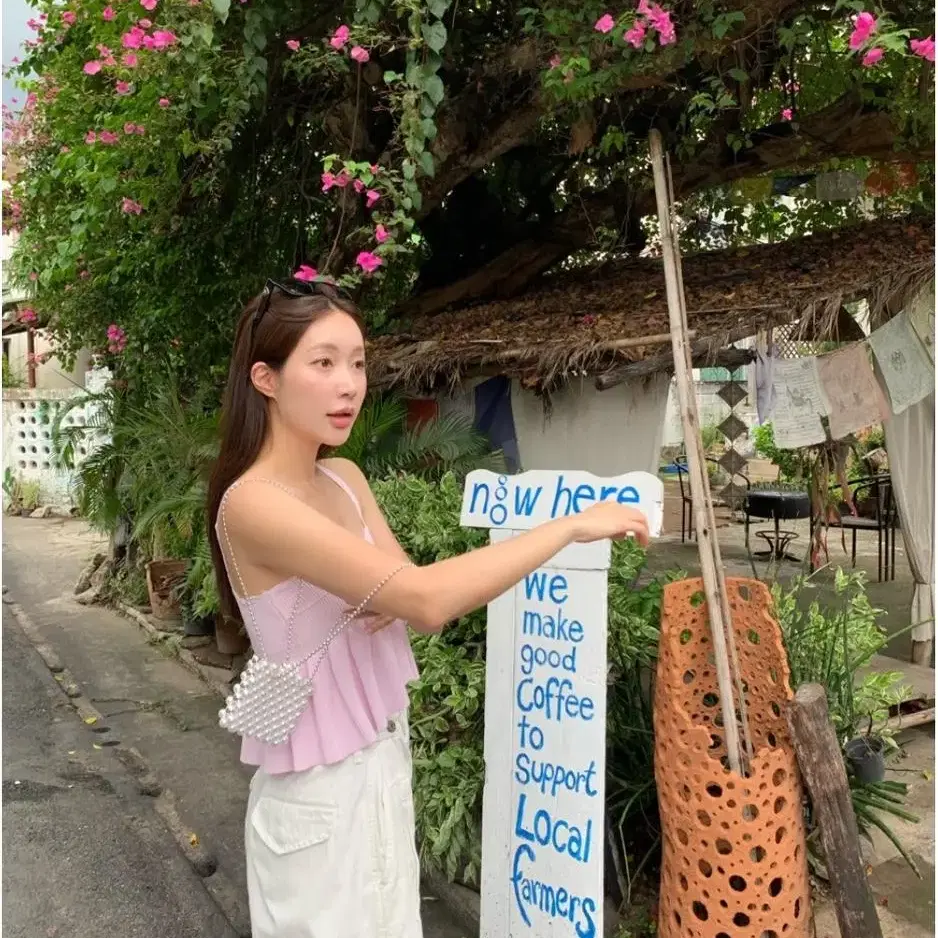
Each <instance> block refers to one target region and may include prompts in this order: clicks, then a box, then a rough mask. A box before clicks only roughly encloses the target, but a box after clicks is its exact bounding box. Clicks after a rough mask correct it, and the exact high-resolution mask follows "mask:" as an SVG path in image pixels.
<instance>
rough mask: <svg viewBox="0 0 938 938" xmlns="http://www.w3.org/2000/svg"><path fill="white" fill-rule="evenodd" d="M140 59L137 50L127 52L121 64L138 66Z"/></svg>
mask: <svg viewBox="0 0 938 938" xmlns="http://www.w3.org/2000/svg"><path fill="white" fill-rule="evenodd" d="M138 61H139V59H138V58H137V53H136V52H125V53H124V54H123V56H121V65H123V66H124V67H125V68H136V67H137V63H138Z"/></svg>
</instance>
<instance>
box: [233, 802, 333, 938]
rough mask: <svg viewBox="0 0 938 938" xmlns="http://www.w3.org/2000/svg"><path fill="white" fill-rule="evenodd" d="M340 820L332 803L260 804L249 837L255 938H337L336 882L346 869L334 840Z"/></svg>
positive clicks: (251, 820) (252, 814)
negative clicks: (278, 937) (284, 937)
mask: <svg viewBox="0 0 938 938" xmlns="http://www.w3.org/2000/svg"><path fill="white" fill-rule="evenodd" d="M338 816H339V809H338V806H337V805H336V804H335V803H332V802H306V803H298V802H291V801H286V800H282V799H280V798H276V797H272V796H270V795H261V796H260V797H259V798H258V799H257V802H256V804H255V805H254V806H253V808H252V809H251V810H250V813H249V815H248V823H247V825H246V831H245V834H246V837H245V839H246V848H247V850H246V852H247V875H248V894H249V898H250V900H251V902H250V904H251V924H252V928H253V929H254V934H255V936H263V938H267V936H275V935H286V934H289V935H296V936H300V935H302V936H310V938H319V936H320V935H321V936H323V938H327V936H331V935H338V934H339V932H337V931H336V929H335V927H334V922H333V921H332V919H333V915H332V909H333V908H334V907H335V905H336V904H337V903H338V904H340V905H341V899H342V892H343V889H344V888H345V887H343V885H342V883H341V882H337V874H338V878H339V879H341V873H340V872H339V870H340V869H341V868H342V864H341V863H339V862H338V858H339V857H340V854H337V852H336V851H337V849H339V848H340V846H341V844H340V841H341V838H339V837H337V836H335V834H336V827H337V823H338ZM337 890H338V892H337ZM301 923H302V924H301Z"/></svg>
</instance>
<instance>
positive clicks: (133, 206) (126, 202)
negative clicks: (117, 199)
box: [121, 197, 143, 215]
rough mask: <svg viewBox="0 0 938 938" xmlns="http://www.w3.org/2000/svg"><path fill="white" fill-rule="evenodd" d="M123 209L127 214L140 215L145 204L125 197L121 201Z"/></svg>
mask: <svg viewBox="0 0 938 938" xmlns="http://www.w3.org/2000/svg"><path fill="white" fill-rule="evenodd" d="M121 211H122V212H124V213H126V214H127V215H139V214H140V213H141V212H142V211H143V206H142V205H141V204H140V203H139V202H135V201H134V200H133V199H128V198H126V197H125V198H124V199H123V201H122V202H121Z"/></svg>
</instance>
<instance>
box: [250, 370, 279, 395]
mask: <svg viewBox="0 0 938 938" xmlns="http://www.w3.org/2000/svg"><path fill="white" fill-rule="evenodd" d="M277 383H278V382H277V372H276V371H274V369H273V368H271V367H270V365H267V364H265V363H264V362H254V364H253V365H251V384H253V385H254V387H255V388H257V390H258V391H260V392H261V394H263V395H264V397H270V398H274V399H276V397H277Z"/></svg>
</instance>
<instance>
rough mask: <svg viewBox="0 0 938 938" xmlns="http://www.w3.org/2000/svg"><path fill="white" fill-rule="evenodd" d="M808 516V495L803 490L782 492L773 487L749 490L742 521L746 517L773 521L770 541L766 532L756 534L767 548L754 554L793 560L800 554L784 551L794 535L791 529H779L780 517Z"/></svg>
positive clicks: (798, 517)
mask: <svg viewBox="0 0 938 938" xmlns="http://www.w3.org/2000/svg"><path fill="white" fill-rule="evenodd" d="M810 517H811V499H810V498H809V497H808V493H807V492H783V491H779V490H776V489H756V490H750V491H749V492H748V493H747V495H746V521H747V523H748V521H749V518H760V519H761V518H765V519H769V518H771V519H772V520H773V521H774V522H775V534H774V543H772V542H771V541H769V538H770V535H769V534H768V532H763V533H762V534H761V535H760V536H761V537H764V538H765V540H766V541H769V549H768V550H765V551H757V552H755V556H757V557H774V559H775V560H783V559H788V560H794V561H795V562H796V563H800V561H801V558H800V557H795V556H794V555H793V554H789V553H788V550H787V548H788V545H789V544H790V543H791V541H793V540H794V539H795V538H796V537H797V536H798V535H797V534H795V533H794V532H793V531H781V530H779V522H780V521H788V520H795V519H801V518H810Z"/></svg>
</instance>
